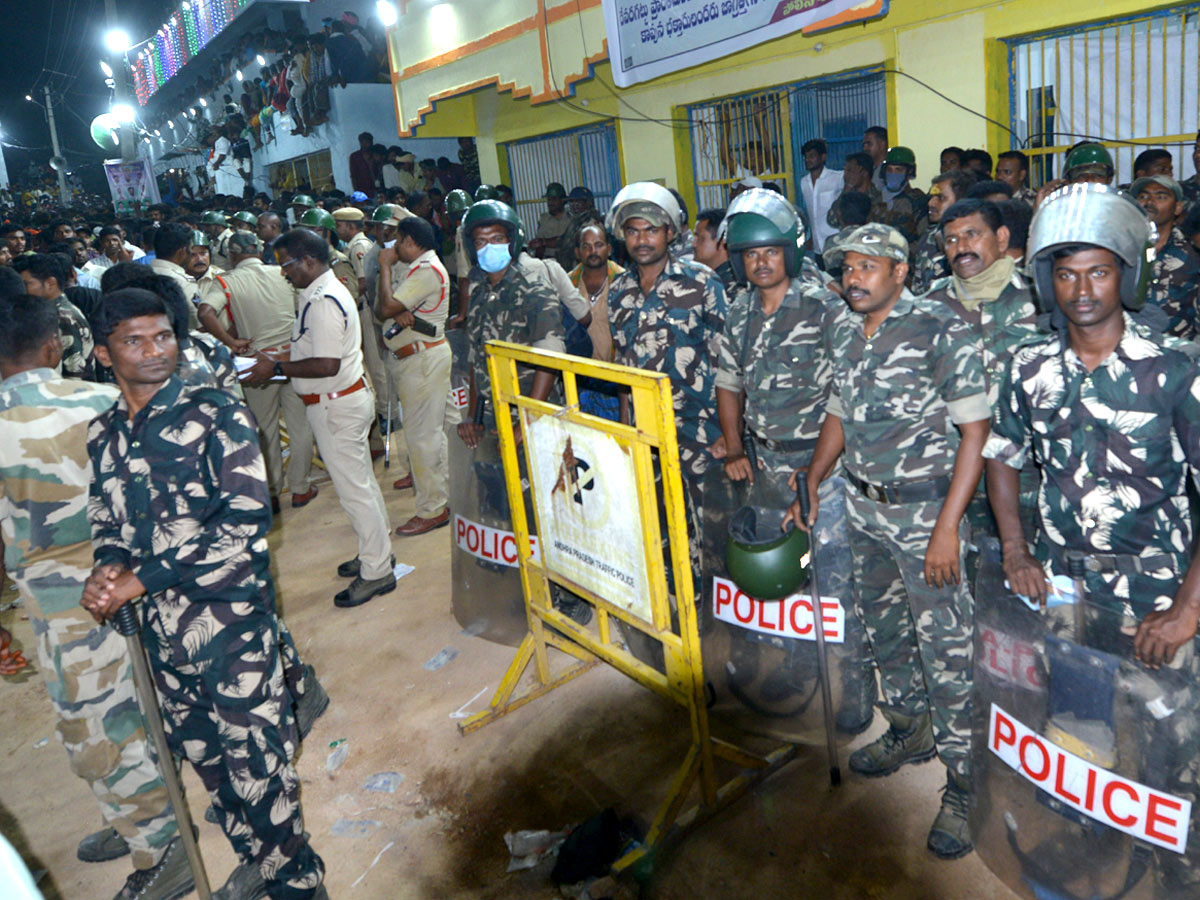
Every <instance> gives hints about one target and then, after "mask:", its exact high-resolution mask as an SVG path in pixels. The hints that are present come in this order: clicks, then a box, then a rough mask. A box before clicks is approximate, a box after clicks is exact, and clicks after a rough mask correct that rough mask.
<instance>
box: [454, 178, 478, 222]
mask: <svg viewBox="0 0 1200 900" xmlns="http://www.w3.org/2000/svg"><path fill="white" fill-rule="evenodd" d="M481 187H482V185H481ZM470 208H471V195H470V194H468V193H467V192H466V191H464V190H463V189H462V188H455V189H454V190H452V191H451V192H450V193H448V194H447V195H446V213H447V214H448V215H451V216H461V215H462V214H464V213H465V212H466V211H467V210H468V209H470Z"/></svg>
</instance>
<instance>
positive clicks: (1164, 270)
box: [1129, 175, 1200, 340]
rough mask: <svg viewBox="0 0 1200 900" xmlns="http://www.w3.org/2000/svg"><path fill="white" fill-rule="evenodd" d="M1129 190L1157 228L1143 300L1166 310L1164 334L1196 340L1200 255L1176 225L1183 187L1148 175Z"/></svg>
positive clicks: (1198, 313)
mask: <svg viewBox="0 0 1200 900" xmlns="http://www.w3.org/2000/svg"><path fill="white" fill-rule="evenodd" d="M1129 193H1130V194H1132V195H1133V197H1134V198H1135V199H1136V200H1137V202H1138V205H1139V206H1140V207H1141V208H1142V209H1144V210H1145V211H1146V215H1147V216H1149V218H1150V221H1151V222H1153V223H1154V227H1155V228H1156V229H1157V230H1158V240H1157V241H1156V242H1155V244H1154V264H1153V266H1152V267H1151V269H1150V277H1151V281H1150V286H1149V292H1148V293H1147V296H1146V301H1147V302H1148V303H1151V304H1153V305H1154V306H1157V307H1158V308H1159V309H1161V310H1162V311H1163V312H1164V313H1166V316H1167V329H1166V331H1167V334H1173V335H1175V336H1176V337H1181V338H1186V339H1188V340H1195V338H1196V330H1197V325H1198V322H1197V318H1198V317H1200V310H1197V302H1198V301H1200V256H1197V253H1196V251H1195V249H1194V248H1193V247H1192V245H1191V244H1190V243H1188V241H1187V240H1186V239H1185V238H1184V236H1183V232H1182V231H1180V230H1179V229H1178V228H1176V227H1175V221H1176V219H1177V218H1178V217H1179V215H1180V213H1182V212H1183V188H1182V187H1181V186H1180V184H1179V183H1178V182H1177V181H1176V180H1175V179H1174V178H1172V177H1171V176H1169V175H1151V176H1149V177H1146V178H1139V179H1137V180H1136V181H1134V183H1133V184H1132V185H1131V186H1130V190H1129Z"/></svg>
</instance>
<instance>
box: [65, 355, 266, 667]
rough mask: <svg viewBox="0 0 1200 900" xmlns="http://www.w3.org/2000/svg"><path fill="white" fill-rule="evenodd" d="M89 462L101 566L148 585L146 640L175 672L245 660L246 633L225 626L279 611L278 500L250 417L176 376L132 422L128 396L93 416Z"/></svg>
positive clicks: (223, 397) (91, 514)
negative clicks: (274, 560) (120, 569)
mask: <svg viewBox="0 0 1200 900" xmlns="http://www.w3.org/2000/svg"><path fill="white" fill-rule="evenodd" d="M88 453H89V455H90V456H91V469H92V473H91V474H92V485H91V495H90V497H89V499H88V507H87V516H88V520H89V522H90V523H91V526H92V546H93V549H94V551H95V562H96V564H97V565H102V564H105V563H115V564H118V565H125V566H128V567H129V568H130V569H132V570H133V572H134V574H135V575H137V577H138V578H139V579H140V580H141V582H142V584H143V586H144V587H145V588H146V594H147V597H148V601H147V603H146V615H145V627H144V629H143V631H144V633H145V632H146V631H149V634H150V637H151V639H152V640H156V641H161V642H163V645H164V650H165V653H166V654H169V656H170V658H171V659H172V660H173V661H174V662H175V663H185V662H189V661H192V662H194V661H197V660H202V659H215V658H220V657H221V656H223V655H226V654H229V655H233V654H236V653H237V652H238V650H237V648H236V647H233V646H231V642H235V641H240V640H242V635H241V632H242V630H243V629H241V628H225V627H224V626H225V625H227V624H229V623H230V622H231V621H233V620H234V619H244V618H247V617H251V616H255V615H257V616H260V617H261V616H265V615H267V614H273V612H274V609H275V593H274V592H275V588H274V582H273V581H272V579H271V574H270V571H269V570H268V563H269V555H268V551H267V532H268V531H270V529H271V498H270V495H269V493H268V490H267V481H266V468H265V467H264V464H263V456H262V450H261V449H260V448H259V442H258V429H257V427H256V426H255V423H254V417H253V416H252V415H251V414H250V411H249V410H248V409H247V408H246V407H245V406H243V405H242V404H241V403H239V402H237V401H236V400H234V399H233V398H232V397H230V396H229V395H228V394H227V393H225V392H224V391H219V390H213V389H212V388H188V387H187V386H186V385H184V383H183V382H182V381H181V380H180V379H179V377H178V376H172V377H171V378H170V379H169V380H168V381H167V382H166V383H165V384H163V386H162V387H161V388H160V389H159V391H158V393H156V394H155V395H154V396H153V397H152V398H151V400H150V402H149V403H147V404H146V406H145V407H144V408H143V409H141V410H140V411H139V412H138V413H137V415H136V416H134V417H133V419H132V420H131V419H130V418H129V407H128V405H127V404H126V402H125V400H124V398H121V399H119V400H118V401H117V403H116V405H115V406H114V407H112V408H111V409H110V410H108V411H107V412H105V413H103V414H101V415H100V416H99V417H98V418H96V420H95V421H93V422H92V424H91V427H90V429H89V430H88ZM152 657H153V654H152Z"/></svg>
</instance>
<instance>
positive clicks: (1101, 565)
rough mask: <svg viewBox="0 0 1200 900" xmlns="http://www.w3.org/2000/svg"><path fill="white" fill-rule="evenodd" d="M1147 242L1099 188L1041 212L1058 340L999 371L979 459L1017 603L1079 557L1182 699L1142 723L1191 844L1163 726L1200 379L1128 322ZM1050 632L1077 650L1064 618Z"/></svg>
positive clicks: (1100, 600)
mask: <svg viewBox="0 0 1200 900" xmlns="http://www.w3.org/2000/svg"><path fill="white" fill-rule="evenodd" d="M1153 239H1154V229H1153V228H1152V227H1151V226H1150V223H1149V222H1148V221H1147V220H1146V219H1145V217H1144V215H1143V214H1142V212H1141V210H1139V209H1138V207H1137V206H1136V205H1135V204H1134V203H1133V202H1132V201H1131V200H1130V198H1129V197H1128V195H1126V194H1122V193H1119V192H1117V191H1114V190H1112V189H1111V188H1108V187H1106V186H1100V185H1085V186H1080V185H1076V186H1072V187H1071V188H1068V189H1065V190H1062V191H1059V192H1056V193H1055V194H1053V195H1051V196H1050V197H1049V198H1048V199H1047V200H1046V201H1045V202H1044V203H1043V204H1042V206H1041V208H1040V209H1039V210H1038V213H1037V215H1036V216H1035V217H1034V220H1033V224H1032V227H1031V230H1030V240H1029V246H1028V250H1029V257H1030V260H1031V268H1032V271H1033V275H1034V280H1035V283H1036V288H1037V293H1038V297H1039V298H1040V300H1041V304H1042V306H1043V307H1044V308H1046V309H1047V310H1048V311H1049V312H1050V313H1051V322H1052V324H1053V326H1054V332H1053V333H1052V334H1049V335H1047V336H1045V337H1043V338H1042V339H1041V340H1039V341H1036V342H1033V343H1029V344H1026V345H1024V346H1022V347H1020V348H1019V349H1018V350H1017V351H1016V352H1015V353H1014V354H1013V356H1012V358H1011V360H1010V361H1009V364H1008V367H1007V368H1006V370H1005V372H1004V377H1003V378H1002V380H1001V382H1000V387H999V399H998V402H997V403H996V405H995V408H994V410H993V415H992V423H991V427H992V434H991V437H990V438H989V440H988V442H987V447H986V449H985V450H984V455H985V456H986V457H987V478H988V494H989V497H990V499H991V502H992V508H993V509H994V511H995V514H996V520H997V522H998V523H999V526H1000V536H1001V538H1002V541H1003V564H1004V573H1005V576H1006V577H1007V579H1008V581H1009V583H1010V584H1011V585H1012V589H1013V590H1014V591H1016V592H1017V593H1020V594H1024V595H1026V596H1028V597H1033V598H1039V599H1042V600H1043V602H1044V600H1045V597H1046V595H1047V583H1046V582H1047V577H1049V576H1069V575H1070V572H1069V570H1068V560H1069V559H1070V558H1071V557H1072V556H1079V557H1081V558H1082V559H1083V561H1084V587H1085V590H1086V592H1087V597H1086V599H1087V601H1088V603H1089V604H1092V605H1093V606H1095V607H1099V608H1101V609H1105V610H1108V611H1110V612H1111V613H1112V614H1113V615H1114V617H1115V618H1116V619H1117V620H1118V621H1120V622H1121V630H1122V631H1123V632H1124V633H1125V634H1133V635H1134V637H1133V639H1132V645H1133V647H1132V649H1133V652H1134V653H1135V654H1136V657H1137V658H1138V659H1139V660H1141V661H1142V662H1143V663H1145V664H1146V665H1147V666H1150V667H1151V668H1159V667H1162V666H1166V667H1168V668H1170V669H1174V670H1176V671H1177V672H1179V673H1180V676H1181V679H1182V681H1183V682H1184V684H1185V685H1186V688H1185V690H1184V691H1182V692H1180V696H1178V697H1170V696H1168V697H1166V698H1164V702H1165V703H1166V704H1167V706H1169V707H1176V708H1183V709H1184V712H1185V715H1182V716H1173V717H1169V718H1167V719H1164V720H1162V722H1161V724H1156V722H1155V720H1152V719H1150V717H1149V716H1146V717H1145V719H1146V727H1147V728H1148V729H1149V730H1150V733H1151V735H1152V737H1151V738H1150V742H1151V743H1152V742H1154V741H1162V742H1163V743H1164V744H1165V745H1166V746H1167V747H1169V749H1170V751H1171V752H1170V753H1169V754H1168V755H1167V757H1166V758H1168V759H1171V758H1173V759H1175V760H1178V761H1179V767H1178V768H1177V769H1176V770H1175V771H1170V772H1167V773H1163V772H1157V773H1155V774H1156V777H1157V778H1158V779H1162V778H1163V776H1164V774H1165V775H1166V781H1167V782H1168V786H1169V789H1170V790H1171V791H1172V793H1175V794H1178V795H1180V796H1183V797H1187V798H1189V799H1190V800H1191V801H1192V804H1193V805H1192V810H1193V821H1192V823H1191V827H1192V828H1193V829H1194V828H1195V827H1196V824H1197V821H1196V819H1197V810H1198V806H1200V804H1198V803H1197V801H1198V800H1200V792H1198V791H1197V784H1196V780H1197V779H1196V776H1197V772H1196V769H1197V760H1198V759H1200V746H1198V745H1200V738H1198V736H1197V735H1195V734H1191V733H1180V732H1179V731H1178V730H1176V729H1174V728H1172V723H1174V722H1181V721H1183V720H1187V721H1191V722H1194V721H1195V716H1196V701H1195V699H1194V697H1189V696H1188V694H1193V695H1194V688H1195V685H1196V681H1197V678H1198V677H1200V665H1198V663H1197V653H1196V649H1197V648H1196V642H1195V635H1196V625H1197V620H1198V619H1200V585H1198V582H1197V579H1196V578H1195V577H1194V573H1195V572H1196V571H1200V569H1198V568H1197V566H1196V551H1195V550H1194V548H1193V534H1192V516H1191V511H1190V509H1189V501H1188V490H1187V482H1188V479H1189V477H1191V476H1192V473H1194V472H1195V471H1196V469H1197V467H1200V365H1198V363H1197V353H1196V349H1195V346H1194V345H1193V344H1192V343H1190V342H1186V341H1181V340H1179V339H1177V338H1174V337H1172V336H1170V335H1163V334H1160V333H1158V332H1157V331H1156V330H1155V329H1153V328H1149V327H1147V326H1146V325H1144V324H1142V323H1141V322H1140V321H1138V318H1137V310H1139V309H1140V308H1141V306H1142V303H1143V302H1144V294H1143V291H1144V286H1145V279H1144V277H1143V276H1144V274H1145V273H1144V271H1143V269H1144V267H1145V266H1146V250H1147V248H1148V247H1149V246H1150V245H1151V244H1152V241H1153ZM1028 459H1032V460H1033V461H1034V462H1035V463H1036V464H1037V466H1038V468H1039V469H1040V470H1041V472H1042V485H1041V490H1040V492H1039V494H1038V510H1039V514H1040V520H1041V523H1040V524H1041V529H1040V532H1039V540H1038V542H1037V546H1036V549H1035V551H1034V553H1030V548H1029V545H1028V543H1027V542H1026V540H1025V536H1024V534H1023V533H1022V531H1021V527H1020V520H1019V516H1018V513H1017V503H1016V492H1017V469H1019V468H1020V467H1021V466H1022V465H1024V464H1025V463H1026V461H1027V460H1028ZM1071 609H1072V605H1070V604H1068V605H1066V606H1058V607H1052V608H1051V609H1050V613H1051V614H1054V613H1055V611H1056V610H1058V611H1063V610H1066V611H1070V610H1071ZM1051 627H1052V628H1053V629H1054V630H1055V631H1058V632H1060V633H1065V634H1071V635H1073V637H1074V639H1075V640H1077V641H1079V642H1083V641H1084V636H1083V635H1078V634H1074V631H1075V629H1074V617H1073V616H1072V615H1070V613H1069V612H1068V615H1067V616H1065V617H1063V618H1061V619H1057V620H1056V621H1054V623H1053V624H1052V626H1051ZM1183 863H1184V860H1183V858H1182V857H1178V856H1177V855H1176V854H1174V853H1164V854H1160V855H1159V864H1160V869H1161V870H1163V871H1160V875H1164V876H1166V877H1168V878H1174V879H1181V880H1183V881H1184V882H1186V883H1187V884H1190V885H1192V889H1193V893H1194V890H1195V886H1196V884H1197V875H1196V873H1189V872H1186V871H1181V869H1184V868H1185V866H1183V865H1182V864H1183ZM1172 896H1185V895H1184V894H1179V895H1175V894H1172Z"/></svg>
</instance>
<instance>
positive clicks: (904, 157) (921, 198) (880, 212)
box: [871, 146, 929, 248]
mask: <svg viewBox="0 0 1200 900" xmlns="http://www.w3.org/2000/svg"><path fill="white" fill-rule="evenodd" d="M880 171H881V172H882V173H883V186H882V188H881V189H880V190H881V192H882V198H883V202H882V204H880V205H879V206H878V207H876V209H875V210H874V211H873V212H872V214H871V221H873V222H882V223H883V224H884V225H890V226H891V227H893V228H895V229H896V230H897V231H899V232H900V234H902V235H903V236H904V240H905V241H907V242H908V245H909V247H910V248H911V247H912V246H914V245H915V244H916V243H917V241H919V240H920V239H921V235H922V234H924V233H925V229H926V228H928V227H929V200H928V198H927V197H926V196H925V195H924V194H923V193H922V192H921V191H920V190H918V189H917V188H915V187H913V185H912V179H914V178H916V177H917V157H916V154H914V153H913V152H912V150H910V149H909V148H908V147H899V146H897V147H891V148H889V149H888V152H887V155H886V156H884V158H883V165H882V166H881V167H880Z"/></svg>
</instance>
